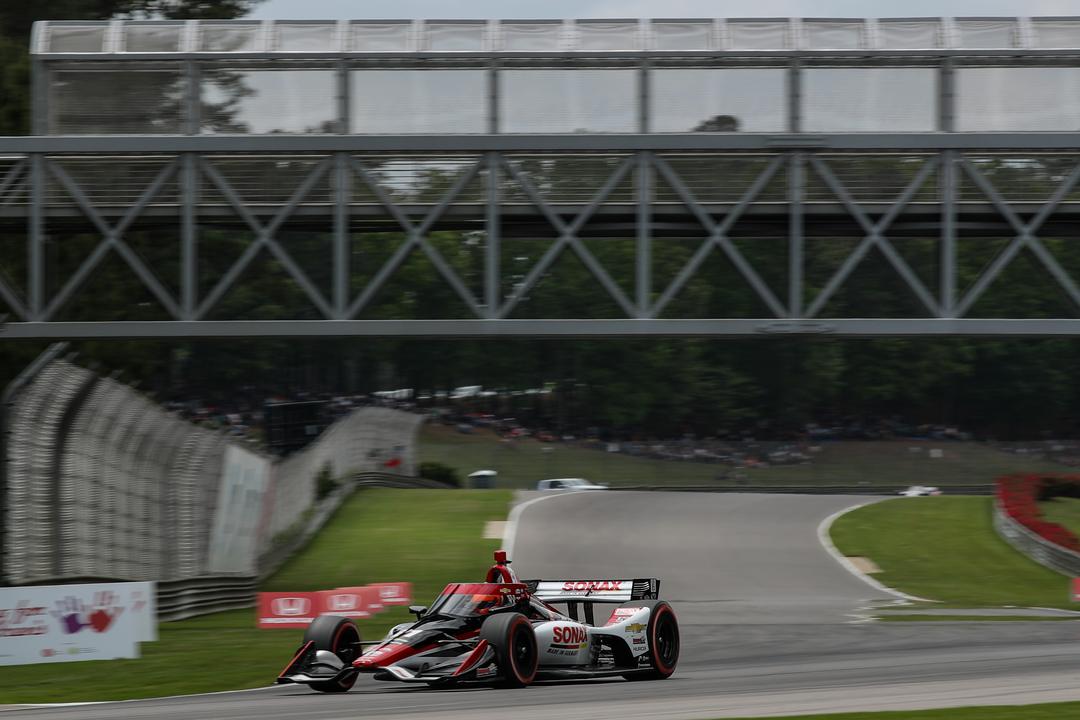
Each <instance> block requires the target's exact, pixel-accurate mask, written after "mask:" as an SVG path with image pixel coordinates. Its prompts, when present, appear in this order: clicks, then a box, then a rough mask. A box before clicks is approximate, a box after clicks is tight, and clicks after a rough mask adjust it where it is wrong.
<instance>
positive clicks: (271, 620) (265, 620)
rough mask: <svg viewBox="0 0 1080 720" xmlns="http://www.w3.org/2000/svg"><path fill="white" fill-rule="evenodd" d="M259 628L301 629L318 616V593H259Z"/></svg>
mask: <svg viewBox="0 0 1080 720" xmlns="http://www.w3.org/2000/svg"><path fill="white" fill-rule="evenodd" d="M258 610H259V612H258V618H259V627H260V628H303V627H307V626H308V625H309V624H311V621H312V620H314V619H315V618H316V617H318V615H319V593H313V592H294V593H287V592H261V593H259V607H258Z"/></svg>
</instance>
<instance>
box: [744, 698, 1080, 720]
mask: <svg viewBox="0 0 1080 720" xmlns="http://www.w3.org/2000/svg"><path fill="white" fill-rule="evenodd" d="M785 718H786V719H787V720H1077V719H1078V718H1080V703H1075V702H1070V703H1050V704H1045V705H1000V706H990V707H969V708H955V709H950V710H905V711H901V712H869V713H843V714H840V715H785V716H784V717H782V718H776V720H785ZM743 720H748V719H747V718H743Z"/></svg>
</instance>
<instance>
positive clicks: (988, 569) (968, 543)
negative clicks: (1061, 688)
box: [832, 497, 1078, 609]
mask: <svg viewBox="0 0 1080 720" xmlns="http://www.w3.org/2000/svg"><path fill="white" fill-rule="evenodd" d="M832 539H833V542H834V543H835V544H836V547H837V548H838V549H839V550H840V552H842V553H844V554H845V555H847V556H849V557H850V556H862V557H868V558H870V559H871V560H873V561H874V562H875V563H876V564H877V566H878V567H880V568H881V570H882V572H881V573H875V574H874V579H876V580H878V581H880V582H882V583H884V584H885V585H888V586H889V587H892V588H896V589H897V590H902V591H903V592H906V593H909V594H911V595H916V596H919V597H923V598H927V599H930V600H939V601H943V602H944V603H947V604H949V605H951V606H954V607H1002V606H1024V607H1032V606H1038V607H1059V608H1069V609H1078V608H1077V606H1076V605H1074V604H1072V603H1070V602H1068V579H1067V578H1065V577H1064V576H1062V575H1059V574H1058V573H1055V572H1053V571H1051V570H1048V569H1046V568H1044V567H1042V566H1041V565H1037V564H1036V563H1034V562H1033V561H1031V560H1029V559H1028V558H1027V557H1025V556H1024V555H1021V554H1020V553H1018V552H1017V551H1016V550H1013V549H1012V548H1011V547H1010V546H1009V545H1007V544H1006V543H1005V541H1003V540H1002V539H1001V538H999V537H998V535H997V533H995V532H994V529H993V527H992V526H991V499H990V498H987V497H926V498H898V499H895V500H888V501H885V502H881V503H875V504H873V505H868V506H866V507H862V508H859V509H858V510H854V511H852V512H850V513H847V514H846V515H843V516H841V517H840V518H838V519H837V521H836V522H835V523H834V524H833V527H832Z"/></svg>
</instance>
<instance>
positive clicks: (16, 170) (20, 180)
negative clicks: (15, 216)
mask: <svg viewBox="0 0 1080 720" xmlns="http://www.w3.org/2000/svg"><path fill="white" fill-rule="evenodd" d="M26 165H27V162H26V160H19V161H18V162H16V163H14V164H12V166H11V167H10V168H8V171H7V172H6V173H4V177H3V178H0V206H2V205H7V204H8V203H10V202H11V201H12V200H14V199H15V196H16V195H17V194H18V193H19V190H21V189H22V188H23V186H24V185H25V184H26V180H27V178H26V177H25V176H24V174H23V170H25V169H26ZM9 191H10V194H8V192H9ZM5 195H7V197H4V196H5Z"/></svg>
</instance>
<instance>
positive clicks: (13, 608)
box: [0, 583, 157, 665]
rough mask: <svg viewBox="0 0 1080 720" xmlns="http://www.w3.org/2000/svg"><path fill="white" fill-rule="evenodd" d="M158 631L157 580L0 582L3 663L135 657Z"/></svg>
mask: <svg viewBox="0 0 1080 720" xmlns="http://www.w3.org/2000/svg"><path fill="white" fill-rule="evenodd" d="M156 637H157V622H156V618H155V617H154V583H94V584H88V585H48V586H37V587H7V588H0V665H30V664H36V663H52V662H73V661H78V660H112V659H115V658H137V657H139V642H140V641H147V640H153V639H156Z"/></svg>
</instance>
